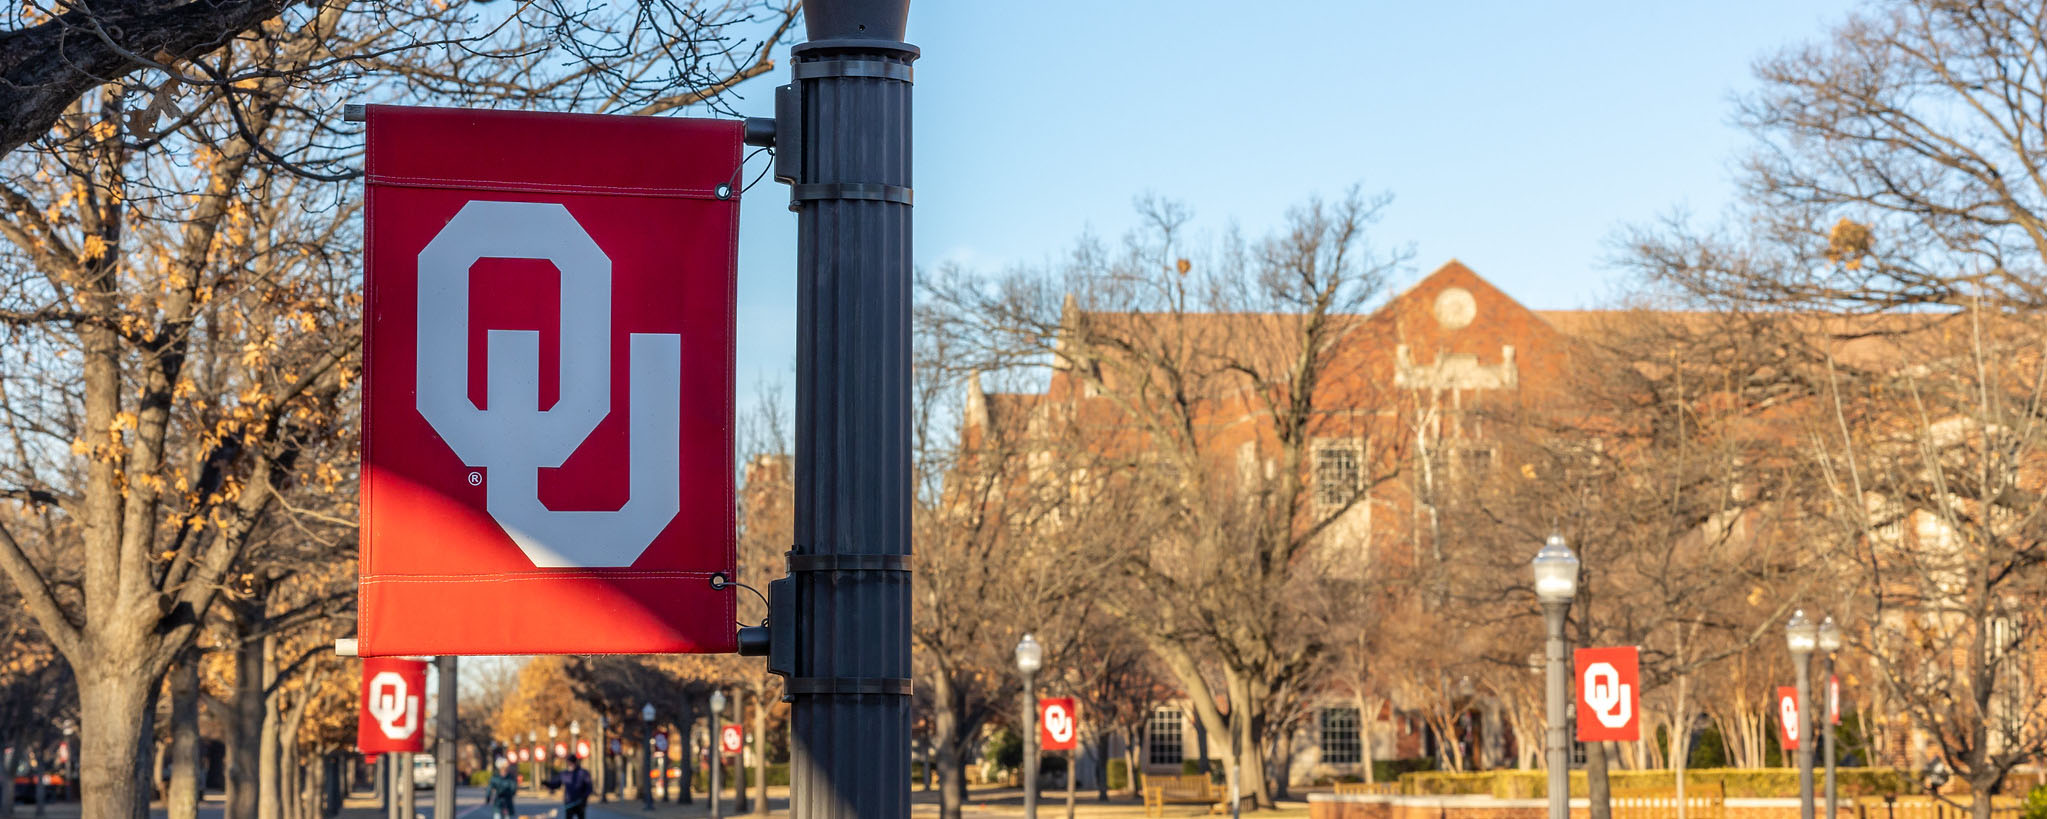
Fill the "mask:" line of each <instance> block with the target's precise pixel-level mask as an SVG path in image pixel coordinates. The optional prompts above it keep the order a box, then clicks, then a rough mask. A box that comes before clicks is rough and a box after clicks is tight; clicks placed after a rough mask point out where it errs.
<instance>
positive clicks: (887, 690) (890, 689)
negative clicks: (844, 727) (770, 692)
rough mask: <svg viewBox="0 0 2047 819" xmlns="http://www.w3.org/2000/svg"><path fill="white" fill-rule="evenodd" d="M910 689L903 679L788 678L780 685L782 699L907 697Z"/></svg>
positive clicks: (908, 681)
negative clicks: (870, 696)
mask: <svg viewBox="0 0 2047 819" xmlns="http://www.w3.org/2000/svg"><path fill="white" fill-rule="evenodd" d="M910 689H911V686H910V680H909V679H908V678H905V677H790V678H789V679H788V680H787V681H785V682H783V684H782V691H783V692H784V693H783V695H782V699H783V700H785V701H786V700H788V699H789V698H790V697H798V696H844V695H849V694H894V695H898V696H909V694H910Z"/></svg>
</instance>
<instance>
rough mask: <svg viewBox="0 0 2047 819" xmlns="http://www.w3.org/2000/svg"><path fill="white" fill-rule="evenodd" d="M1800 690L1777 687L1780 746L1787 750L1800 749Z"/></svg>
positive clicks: (1783, 686)
mask: <svg viewBox="0 0 2047 819" xmlns="http://www.w3.org/2000/svg"><path fill="white" fill-rule="evenodd" d="M1801 724H1803V723H1801V722H1799V720H1798V688H1797V687H1796V686H1790V685H1780V686H1777V728H1778V729H1779V730H1780V731H1782V733H1781V734H1779V735H1778V739H1779V740H1781V742H1780V744H1781V745H1782V746H1783V747H1784V748H1785V749H1786V750H1797V749H1798V738H1799V737H1798V733H1799V731H1798V726H1799V725H1801Z"/></svg>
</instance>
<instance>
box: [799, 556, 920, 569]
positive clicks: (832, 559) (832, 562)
mask: <svg viewBox="0 0 2047 819" xmlns="http://www.w3.org/2000/svg"><path fill="white" fill-rule="evenodd" d="M909 570H910V556H909V555H799V554H796V553H793V552H792V553H790V554H789V571H791V572H907V571H909Z"/></svg>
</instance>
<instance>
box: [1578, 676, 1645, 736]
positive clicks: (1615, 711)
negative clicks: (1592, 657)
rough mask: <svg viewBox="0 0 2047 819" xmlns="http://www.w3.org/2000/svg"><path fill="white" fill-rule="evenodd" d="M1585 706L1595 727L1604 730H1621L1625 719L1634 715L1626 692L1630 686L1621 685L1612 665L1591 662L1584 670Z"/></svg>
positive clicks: (1626, 720)
mask: <svg viewBox="0 0 2047 819" xmlns="http://www.w3.org/2000/svg"><path fill="white" fill-rule="evenodd" d="M1583 684H1584V690H1585V704H1586V705H1588V706H1590V707H1591V708H1592V715H1593V716H1594V717H1597V718H1598V719H1599V724H1601V725H1604V726H1606V727H1608V728H1625V727H1627V724H1628V720H1630V719H1633V718H1634V716H1635V713H1634V710H1635V702H1634V700H1635V698H1634V697H1633V696H1632V695H1631V694H1632V692H1631V691H1630V690H1629V689H1630V688H1631V687H1632V686H1629V685H1626V684H1624V683H1622V682H1621V673H1620V672H1619V671H1616V670H1614V667H1613V664H1612V663H1593V664H1591V665H1588V666H1586V667H1585V679H1584V681H1583Z"/></svg>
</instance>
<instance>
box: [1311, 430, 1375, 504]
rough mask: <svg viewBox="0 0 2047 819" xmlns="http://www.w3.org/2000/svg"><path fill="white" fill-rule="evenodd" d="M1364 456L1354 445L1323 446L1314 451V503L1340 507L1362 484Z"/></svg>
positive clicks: (1354, 495) (1348, 501)
mask: <svg viewBox="0 0 2047 819" xmlns="http://www.w3.org/2000/svg"><path fill="white" fill-rule="evenodd" d="M1364 461H1365V458H1364V453H1362V452H1360V451H1359V450H1358V446H1357V445H1356V444H1354V443H1346V444H1325V445H1323V446H1321V447H1318V448H1316V450H1315V502H1316V503H1319V504H1321V505H1323V506H1342V505H1344V504H1346V503H1350V502H1351V499H1352V498H1354V497H1357V494H1358V487H1359V486H1360V485H1361V484H1362V483H1363V480H1362V479H1363V477H1364Z"/></svg>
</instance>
